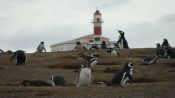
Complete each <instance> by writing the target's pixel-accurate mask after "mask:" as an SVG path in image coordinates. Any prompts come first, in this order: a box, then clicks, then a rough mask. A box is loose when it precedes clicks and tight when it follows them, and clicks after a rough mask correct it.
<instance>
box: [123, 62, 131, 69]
mask: <svg viewBox="0 0 175 98" xmlns="http://www.w3.org/2000/svg"><path fill="white" fill-rule="evenodd" d="M131 68H133V64H132V63H131V62H128V63H125V66H124V68H123V69H125V70H130V69H131Z"/></svg>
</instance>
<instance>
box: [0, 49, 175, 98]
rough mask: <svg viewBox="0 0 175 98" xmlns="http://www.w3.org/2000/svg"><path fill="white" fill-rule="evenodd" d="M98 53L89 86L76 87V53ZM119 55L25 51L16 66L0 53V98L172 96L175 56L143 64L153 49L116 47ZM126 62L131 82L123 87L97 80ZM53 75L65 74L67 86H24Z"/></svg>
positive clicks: (142, 97) (110, 76)
mask: <svg viewBox="0 0 175 98" xmlns="http://www.w3.org/2000/svg"><path fill="white" fill-rule="evenodd" d="M94 52H95V53H99V54H100V57H99V61H98V64H97V65H96V66H95V68H94V71H93V79H94V80H93V85H92V86H91V87H82V88H76V87H75V73H74V70H75V69H78V68H79V67H80V64H82V62H83V60H82V59H77V58H78V57H79V55H78V54H79V53H84V54H91V53H94ZM119 52H120V55H121V56H120V57H118V56H112V55H110V54H108V53H106V52H105V51H91V52H89V51H82V52H74V51H73V52H57V53H43V54H27V57H28V61H27V63H26V65H20V66H18V65H15V64H14V62H11V61H10V57H11V54H4V53H1V54H0V77H1V79H0V98H8V97H9V98H13V97H15V98H22V97H25V98H26V97H29V98H31V97H32V98H34V97H41V98H43V97H44V98H47V97H48V98H50V97H53V98H89V97H91V98H174V96H175V59H159V60H158V62H157V64H154V65H143V64H142V62H141V60H142V58H143V57H147V56H154V53H155V49H152V48H147V49H130V50H125V49H123V50H119ZM126 62H132V63H133V64H134V82H133V83H132V84H130V85H127V86H125V87H123V88H121V87H107V86H105V85H100V84H96V82H99V81H100V82H101V81H109V80H110V79H111V78H112V77H113V75H114V74H115V73H117V72H118V71H119V70H120V69H121V68H122V67H123V65H124V64H125V63H126ZM54 74H60V75H62V76H64V78H65V80H66V82H67V86H66V87H25V86H22V85H21V84H20V83H21V81H23V80H25V79H28V80H43V81H47V80H48V79H50V77H51V76H52V75H54Z"/></svg>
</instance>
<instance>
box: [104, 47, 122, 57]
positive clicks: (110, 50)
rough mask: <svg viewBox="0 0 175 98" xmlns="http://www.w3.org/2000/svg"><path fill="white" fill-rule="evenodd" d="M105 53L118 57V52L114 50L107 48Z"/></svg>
mask: <svg viewBox="0 0 175 98" xmlns="http://www.w3.org/2000/svg"><path fill="white" fill-rule="evenodd" d="M106 52H108V53H110V54H111V55H117V56H120V54H119V52H118V51H117V50H116V49H115V48H107V49H106Z"/></svg>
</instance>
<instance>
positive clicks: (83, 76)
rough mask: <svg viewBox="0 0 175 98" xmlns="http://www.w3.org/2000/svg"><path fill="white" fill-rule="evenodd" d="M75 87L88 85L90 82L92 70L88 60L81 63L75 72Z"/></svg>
mask: <svg viewBox="0 0 175 98" xmlns="http://www.w3.org/2000/svg"><path fill="white" fill-rule="evenodd" d="M75 82H76V87H81V86H88V87H89V86H90V85H91V83H92V71H91V68H90V65H89V63H88V62H86V63H85V64H83V65H81V68H80V69H79V72H78V73H77V74H76V81H75Z"/></svg>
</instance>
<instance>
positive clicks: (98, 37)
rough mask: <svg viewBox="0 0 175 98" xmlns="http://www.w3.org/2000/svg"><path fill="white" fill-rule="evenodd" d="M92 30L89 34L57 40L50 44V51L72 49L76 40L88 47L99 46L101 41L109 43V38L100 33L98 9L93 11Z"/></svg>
mask: <svg viewBox="0 0 175 98" xmlns="http://www.w3.org/2000/svg"><path fill="white" fill-rule="evenodd" d="M92 23H93V31H92V32H90V34H89V35H84V36H81V37H78V38H76V39H73V40H68V41H65V42H59V43H55V44H52V45H51V51H52V52H57V51H72V50H74V49H75V47H76V45H77V44H76V43H77V42H81V45H82V46H84V47H86V48H87V49H90V48H91V47H92V46H94V45H95V46H97V47H98V48H101V44H102V42H106V44H108V45H110V42H109V38H107V37H104V36H103V35H102V23H103V21H102V15H101V13H100V11H99V10H98V9H96V10H95V13H93V20H92Z"/></svg>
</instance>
